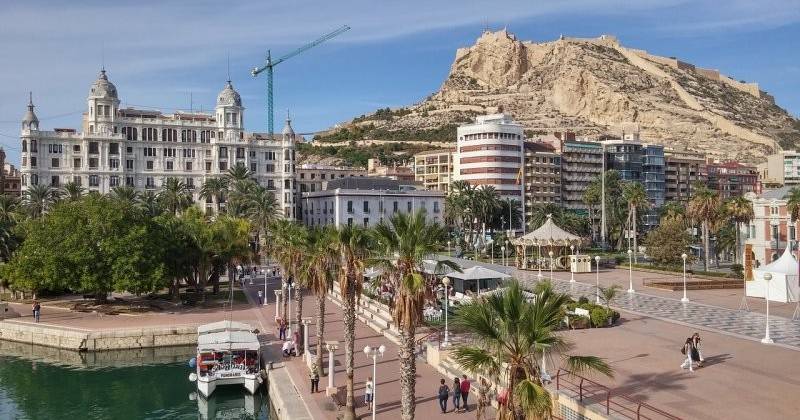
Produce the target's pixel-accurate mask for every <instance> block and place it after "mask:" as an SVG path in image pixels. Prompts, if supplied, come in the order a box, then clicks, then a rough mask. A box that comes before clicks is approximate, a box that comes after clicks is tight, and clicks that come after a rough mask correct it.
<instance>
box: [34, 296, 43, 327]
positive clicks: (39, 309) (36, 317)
mask: <svg viewBox="0 0 800 420" xmlns="http://www.w3.org/2000/svg"><path fill="white" fill-rule="evenodd" d="M41 313H42V306H41V305H39V301H38V300H34V301H33V320H34V321H36V322H39V316H40V315H41Z"/></svg>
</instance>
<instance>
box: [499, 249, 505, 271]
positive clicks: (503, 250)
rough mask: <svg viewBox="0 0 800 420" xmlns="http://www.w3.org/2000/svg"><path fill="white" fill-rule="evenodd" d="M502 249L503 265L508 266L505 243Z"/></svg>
mask: <svg viewBox="0 0 800 420" xmlns="http://www.w3.org/2000/svg"><path fill="white" fill-rule="evenodd" d="M500 251H502V252H503V267H505V266H506V246H505V245H503V246H501V247H500Z"/></svg>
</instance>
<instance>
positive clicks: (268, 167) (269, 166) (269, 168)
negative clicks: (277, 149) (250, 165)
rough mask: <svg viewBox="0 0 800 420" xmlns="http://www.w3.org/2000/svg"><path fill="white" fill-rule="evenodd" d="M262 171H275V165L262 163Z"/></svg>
mask: <svg viewBox="0 0 800 420" xmlns="http://www.w3.org/2000/svg"><path fill="white" fill-rule="evenodd" d="M264 171H265V172H267V173H275V165H274V164H272V163H268V164H266V165H264Z"/></svg>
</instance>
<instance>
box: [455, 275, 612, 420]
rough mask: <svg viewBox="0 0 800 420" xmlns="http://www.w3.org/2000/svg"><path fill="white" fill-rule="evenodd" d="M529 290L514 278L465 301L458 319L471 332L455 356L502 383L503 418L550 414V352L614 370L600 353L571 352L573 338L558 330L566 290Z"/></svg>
mask: <svg viewBox="0 0 800 420" xmlns="http://www.w3.org/2000/svg"><path fill="white" fill-rule="evenodd" d="M533 295H534V296H533V298H532V299H529V298H527V297H526V296H525V294H524V292H523V290H522V288H521V287H520V285H519V283H518V282H517V281H516V280H514V281H511V282H510V283H509V285H508V288H507V289H505V290H504V291H502V292H499V293H496V294H492V295H489V296H487V297H485V298H482V299H480V300H478V301H473V302H472V303H469V304H466V305H463V306H461V307H460V308H459V309H458V310H457V312H456V316H455V317H454V321H453V324H454V325H457V326H459V327H461V328H463V329H464V330H465V331H467V332H468V333H471V334H472V336H473V337H474V339H473V340H472V343H471V344H465V345H459V346H457V347H456V348H455V349H454V350H453V353H452V354H453V359H454V360H455V361H456V362H457V363H458V364H459V365H461V366H462V367H463V368H464V369H466V370H467V371H469V372H472V373H473V374H475V375H479V374H480V375H486V376H488V377H490V378H492V379H494V381H495V382H496V383H502V384H503V387H504V388H505V389H507V390H509V391H510V392H509V393H508V402H507V404H505V405H501V406H500V411H499V413H498V417H497V418H499V419H524V418H546V417H547V416H549V414H550V409H551V404H552V400H551V398H550V394H549V392H548V391H547V389H545V387H544V385H543V383H542V376H541V375H542V366H541V365H540V361H541V360H542V358H543V356H544V355H545V354H546V352H548V351H550V352H558V353H560V354H561V355H562V358H563V363H564V365H565V366H566V367H567V369H569V370H570V371H571V372H572V373H574V374H577V375H583V374H586V373H600V374H603V375H606V376H609V377H611V376H613V372H612V370H611V367H610V366H609V365H608V364H607V363H606V362H605V361H604V360H603V359H600V358H598V357H595V356H572V355H568V354H566V353H565V352H566V350H567V349H568V348H569V345H570V344H569V343H568V342H567V340H565V339H564V338H563V337H562V336H561V335H559V334H558V333H556V330H557V329H558V327H559V324H560V323H561V322H562V319H563V313H562V307H563V306H564V305H565V304H566V303H567V302H568V299H569V298H568V297H567V295H565V294H560V293H555V292H553V291H552V288H548V287H543V288H540V289H539V290H537V291H536V292H535V293H533Z"/></svg>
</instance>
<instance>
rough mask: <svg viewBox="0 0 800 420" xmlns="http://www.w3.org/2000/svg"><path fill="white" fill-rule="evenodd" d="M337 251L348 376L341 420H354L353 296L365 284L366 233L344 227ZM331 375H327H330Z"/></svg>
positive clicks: (354, 227) (357, 227) (367, 249)
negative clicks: (342, 418) (342, 419)
mask: <svg viewBox="0 0 800 420" xmlns="http://www.w3.org/2000/svg"><path fill="white" fill-rule="evenodd" d="M336 248H337V250H338V252H339V267H340V270H339V291H340V293H341V294H342V298H343V300H344V302H343V303H344V307H343V308H342V318H343V321H344V348H345V351H344V358H345V359H344V361H345V371H346V374H347V399H346V403H345V410H344V419H345V420H353V419H355V418H356V414H355V413H356V412H355V392H354V385H355V383H354V380H353V354H354V347H355V338H356V296H361V287H362V286H363V280H364V263H365V261H366V259H367V256H368V255H369V250H370V249H371V241H370V237H369V234H368V232H367V230H365V229H364V228H362V227H359V226H358V225H344V226H342V227H341V228H339V230H338V231H337V232H336ZM329 374H330V373H329Z"/></svg>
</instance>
